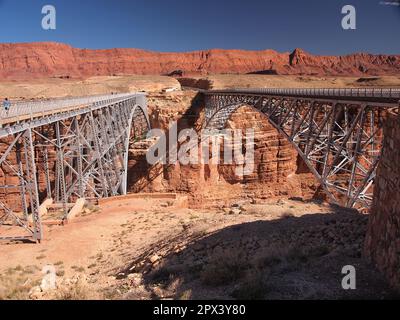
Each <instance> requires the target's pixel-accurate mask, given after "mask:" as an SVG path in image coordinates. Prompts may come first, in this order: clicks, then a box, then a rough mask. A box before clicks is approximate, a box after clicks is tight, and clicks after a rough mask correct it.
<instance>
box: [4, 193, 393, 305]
mask: <svg viewBox="0 0 400 320" xmlns="http://www.w3.org/2000/svg"><path fill="white" fill-rule="evenodd" d="M366 221H367V216H364V215H361V214H358V213H355V212H352V211H346V210H343V209H339V208H334V207H329V206H326V205H322V204H318V203H313V202H302V201H299V200H279V201H277V200H271V201H266V202H264V203H261V204H250V203H240V204H235V205H233V206H232V207H223V208H220V209H215V210H192V209H187V208H178V207H176V206H175V205H174V203H172V202H171V201H166V200H163V199H160V200H155V199H146V198H143V199H135V200H125V201H121V202H120V203H110V204H105V205H102V206H101V207H100V210H96V211H95V212H92V213H89V214H84V215H83V216H80V217H78V218H77V219H76V220H74V221H73V222H71V223H69V224H68V225H66V226H63V227H61V226H55V227H46V229H45V240H44V241H43V242H42V243H41V244H31V243H19V244H15V243H10V244H0V257H1V259H0V299H54V298H57V299H200V298H208V299H236V298H238V299H342V298H344V299H354V298H377V299H382V298H391V297H393V296H394V293H393V292H392V291H391V290H390V289H389V288H388V286H387V285H386V282H385V281H384V280H383V279H382V278H381V276H380V275H379V273H378V272H377V271H376V270H375V269H374V268H373V267H372V266H370V265H369V264H368V263H367V262H366V261H364V260H363V259H362V257H361V250H362V245H363V241H364V233H365V226H366ZM46 265H53V266H54V267H55V268H56V274H57V288H56V289H51V288H50V289H48V288H46V287H43V284H41V279H42V278H43V274H42V270H43V267H44V266H46ZM345 265H353V266H354V267H355V268H356V270H357V289H356V290H350V291H345V290H343V289H342V288H341V281H342V277H343V276H344V275H342V274H341V270H342V267H343V266H345Z"/></svg>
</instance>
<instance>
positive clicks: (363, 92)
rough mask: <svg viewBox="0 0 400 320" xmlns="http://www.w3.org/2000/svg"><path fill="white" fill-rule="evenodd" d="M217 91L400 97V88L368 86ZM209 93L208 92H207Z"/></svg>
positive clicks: (210, 92)
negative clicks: (371, 87) (370, 87)
mask: <svg viewBox="0 0 400 320" xmlns="http://www.w3.org/2000/svg"><path fill="white" fill-rule="evenodd" d="M216 92H221V93H229V92H230V93H256V94H257V93H259V94H273V95H288V96H324V97H360V98H393V99H400V89H397V88H389V89H375V88H374V89H369V88H368V89H367V88H351V89H332V88H322V89H315V88H310V89H300V88H299V89H295V88H293V89H274V88H266V89H248V88H245V89H240V88H236V89H226V90H210V91H208V93H209V94H213V93H216ZM206 93H207V92H206Z"/></svg>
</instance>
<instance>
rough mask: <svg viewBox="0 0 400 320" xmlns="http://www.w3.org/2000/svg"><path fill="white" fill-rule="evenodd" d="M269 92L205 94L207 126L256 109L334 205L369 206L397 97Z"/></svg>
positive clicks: (282, 90)
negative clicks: (385, 131) (386, 125)
mask: <svg viewBox="0 0 400 320" xmlns="http://www.w3.org/2000/svg"><path fill="white" fill-rule="evenodd" d="M271 90H272V92H269V91H268V89H266V90H260V91H262V92H257V91H254V90H243V91H242V90H240V89H236V90H232V91H229V90H226V91H215V92H213V91H208V92H206V93H205V96H206V111H205V113H206V115H205V127H207V128H215V129H222V128H224V126H225V124H226V121H227V120H228V119H229V117H230V116H231V114H232V113H234V112H235V111H236V110H237V109H238V108H239V107H241V106H243V105H248V106H251V107H253V108H255V109H257V110H258V111H259V112H261V113H263V114H264V115H266V117H267V118H268V120H269V121H270V123H271V124H272V125H273V126H274V127H275V128H276V129H277V130H278V131H279V132H280V133H281V134H283V135H284V136H285V137H286V138H287V139H288V140H289V141H290V142H291V143H292V145H293V146H294V147H295V148H296V150H297V152H298V154H299V155H300V156H301V157H302V159H303V160H304V161H305V163H306V164H307V166H308V167H309V169H310V170H311V172H312V173H313V174H314V175H315V177H316V178H317V179H318V181H319V182H320V184H321V186H322V187H323V188H324V190H325V191H326V194H327V195H328V197H329V198H330V200H331V201H332V202H333V203H335V204H339V205H344V206H346V207H356V208H358V209H366V210H368V209H369V208H370V205H371V201H372V195H373V184H374V179H375V175H376V168H377V165H378V162H379V157H380V149H381V143H382V136H383V133H382V122H383V121H384V119H385V116H386V113H387V112H388V110H389V109H392V108H393V109H396V110H397V111H398V106H399V99H398V98H393V99H390V98H388V97H387V96H386V97H385V98H384V99H382V102H380V100H379V98H377V97H376V96H375V97H374V98H368V97H365V96H360V93H359V92H357V94H358V95H357V96H356V97H357V98H355V97H352V96H348V95H346V98H345V99H341V98H340V96H337V97H335V96H329V97H323V96H321V95H320V94H319V95H316V94H315V95H313V93H312V89H311V91H310V89H306V90H304V91H303V92H302V90H301V89H300V90H299V89H294V90H293V95H291V91H290V89H289V90H286V89H281V91H279V90H274V89H271ZM307 90H309V91H310V92H308V91H307ZM320 90H324V89H320ZM327 90H328V89H327ZM275 91H276V92H275ZM264 92H266V93H264ZM325 92H328V91H325ZM346 92H347V94H349V92H351V91H350V90H349V91H346ZM353 92H354V91H353ZM390 93H391V94H392V95H393V94H394V93H396V94H398V92H397V91H390ZM385 94H386V92H385ZM368 99H369V100H371V101H373V102H369V101H368Z"/></svg>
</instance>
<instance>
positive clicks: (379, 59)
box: [0, 42, 400, 79]
mask: <svg viewBox="0 0 400 320" xmlns="http://www.w3.org/2000/svg"><path fill="white" fill-rule="evenodd" d="M0 60H1V61H3V62H4V63H3V64H2V65H1V66H0V77H1V78H3V79H21V78H23V79H32V78H44V77H63V78H70V77H75V78H76V77H90V76H109V75H116V74H117V75H121V74H151V75H154V74H159V75H167V74H171V72H174V71H176V70H181V71H182V74H183V75H185V74H218V73H250V72H265V71H267V72H274V73H275V74H312V75H346V76H350V75H365V74H374V75H397V74H399V72H400V56H399V55H372V54H365V53H357V54H350V55H346V56H314V55H311V54H309V53H306V52H305V51H303V50H301V49H296V50H294V51H293V53H291V54H288V53H278V52H276V51H274V50H262V51H245V50H220V49H213V50H204V51H193V52H187V53H167V52H165V53H164V52H152V51H145V50H138V49H108V50H88V49H76V48H72V47H71V46H68V45H65V44H62V43H54V42H43V43H16V44H1V45H0ZM266 61H268V63H266Z"/></svg>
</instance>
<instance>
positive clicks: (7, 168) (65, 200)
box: [0, 94, 150, 241]
mask: <svg viewBox="0 0 400 320" xmlns="http://www.w3.org/2000/svg"><path fill="white" fill-rule="evenodd" d="M75 100H76V99H75ZM92 100H93V99H92ZM94 100H95V101H91V102H90V104H88V105H84V106H82V105H80V106H79V108H72V110H67V111H64V112H59V113H57V112H55V113H52V114H49V115H48V116H46V117H37V118H35V119H34V118H32V119H29V120H26V121H24V122H22V123H21V122H20V123H15V124H11V125H10V126H9V127H6V128H2V129H1V130H0V137H1V138H2V142H5V145H6V146H7V147H6V148H5V150H4V151H3V152H2V153H0V169H1V171H0V178H1V179H3V180H4V184H3V183H1V182H0V184H3V185H0V230H2V229H3V230H5V229H10V230H13V231H11V232H12V234H7V232H5V233H3V234H0V240H25V239H29V240H34V241H40V240H41V239H42V227H41V217H40V215H39V205H40V203H41V201H43V200H45V199H46V198H51V199H53V200H54V202H55V203H57V204H59V205H60V207H61V208H62V211H63V217H64V218H67V216H68V211H69V208H70V206H69V203H72V202H74V201H75V200H76V199H78V198H103V197H110V196H115V195H120V194H126V192H127V173H128V153H129V148H130V146H131V145H132V143H134V142H136V141H138V140H141V139H143V138H145V137H146V135H147V133H148V131H149V129H150V124H149V120H148V115H147V103H146V97H145V95H144V94H134V95H123V96H120V97H116V98H113V96H110V97H107V98H106V99H105V98H104V97H100V98H99V99H94ZM57 102H58V101H55V103H57ZM74 102H75V101H74ZM63 103H64V104H68V103H65V102H63ZM48 104H49V103H47V105H48ZM7 181H12V183H7ZM11 195H12V196H13V200H12V201H10V200H9V199H8V198H9V197H10V196H11ZM15 199H20V201H15ZM16 227H20V228H22V229H23V230H24V231H23V232H22V234H21V235H16V234H15V233H14V230H16ZM20 228H17V229H20Z"/></svg>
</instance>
